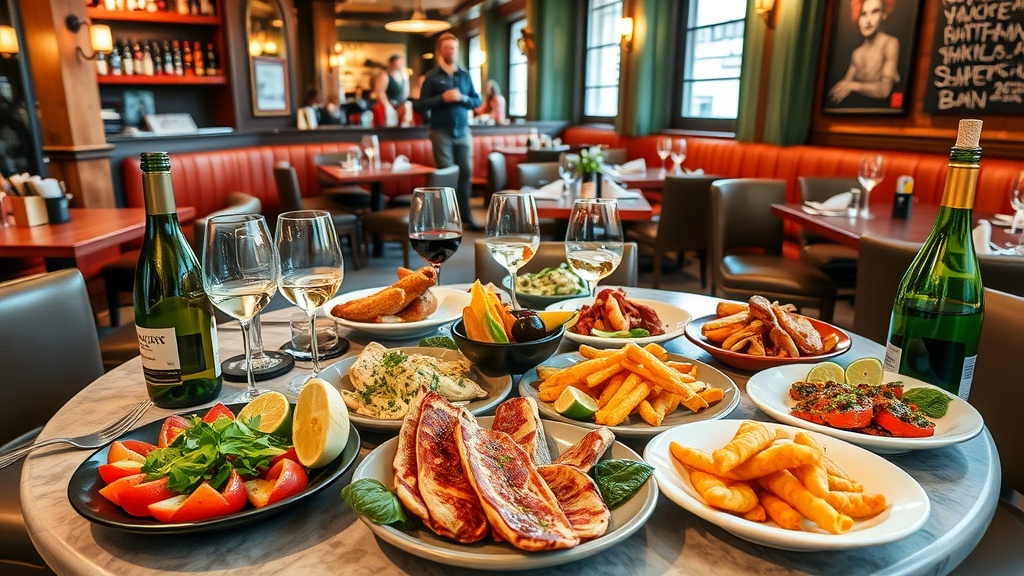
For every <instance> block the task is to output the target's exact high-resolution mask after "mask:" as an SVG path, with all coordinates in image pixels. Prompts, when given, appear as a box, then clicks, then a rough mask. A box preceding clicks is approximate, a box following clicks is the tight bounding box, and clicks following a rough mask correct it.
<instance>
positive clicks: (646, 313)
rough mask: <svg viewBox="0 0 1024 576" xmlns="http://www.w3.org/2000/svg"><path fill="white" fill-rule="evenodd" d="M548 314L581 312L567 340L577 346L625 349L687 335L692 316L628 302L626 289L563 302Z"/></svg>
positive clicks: (669, 308)
mask: <svg viewBox="0 0 1024 576" xmlns="http://www.w3.org/2000/svg"><path fill="white" fill-rule="evenodd" d="M547 310H579V311H580V313H579V315H578V316H577V317H576V319H575V320H573V321H572V322H570V323H569V324H566V326H565V337H566V338H568V339H569V340H572V341H573V342H576V343H577V344H586V345H588V346H596V347H598V348H621V347H622V346H625V345H626V342H635V343H636V344H639V345H640V346H643V345H644V344H651V343H661V342H668V341H669V340H672V339H675V338H678V337H680V336H682V335H683V330H684V328H685V327H686V323H687V322H689V321H690V318H691V316H690V313H689V312H687V311H686V310H683V309H682V308H679V307H678V306H673V305H671V304H667V303H665V302H659V301H657V300H646V299H643V298H628V297H627V292H626V291H625V289H623V288H614V289H613V288H604V289H602V290H600V291H598V293H597V298H592V297H590V296H586V297H583V298H573V299H571V300H563V301H561V302H558V303H557V304H552V305H551V306H548V307H547Z"/></svg>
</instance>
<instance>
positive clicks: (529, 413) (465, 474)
mask: <svg viewBox="0 0 1024 576" xmlns="http://www.w3.org/2000/svg"><path fill="white" fill-rule="evenodd" d="M548 461H550V462H551V464H546V463H545V462H548ZM420 462H428V466H427V467H422V468H421V467H419V466H418V463H420ZM609 466H614V467H616V468H618V469H619V470H620V471H621V467H625V468H629V469H637V470H640V469H642V470H644V472H645V473H646V474H649V473H650V469H649V468H648V467H647V466H646V465H644V464H643V463H642V461H641V459H640V456H639V455H638V454H637V453H636V452H634V451H632V450H631V449H629V448H628V447H626V446H625V445H623V444H621V443H619V442H616V441H615V440H614V434H612V433H611V432H610V431H609V430H608V429H607V428H603V429H598V430H587V429H584V428H580V427H578V426H574V425H572V424H565V423H562V422H550V421H542V420H541V419H540V417H539V415H538V413H537V408H536V403H535V402H534V401H533V400H532V399H529V398H512V399H510V400H507V401H506V402H504V403H503V404H501V405H500V406H499V407H498V409H497V411H496V413H495V416H494V417H481V418H475V417H473V416H472V415H470V414H468V412H466V411H465V410H464V409H461V408H459V407H456V406H452V405H451V404H450V403H448V402H446V401H444V400H443V399H442V398H439V397H438V396H437V395H436V394H434V395H431V394H424V395H423V396H420V397H418V398H417V399H416V401H415V402H414V406H413V407H412V408H411V409H410V414H409V417H408V418H407V419H406V426H403V428H402V430H401V432H400V433H399V436H398V437H397V438H393V439H391V440H389V441H387V442H385V443H383V444H381V445H380V446H379V447H378V448H377V449H376V450H374V451H373V452H371V453H370V454H369V455H368V456H367V457H366V458H365V459H364V460H363V461H362V462H361V463H360V464H359V466H358V468H357V469H356V471H355V472H354V473H353V476H352V482H353V484H355V483H357V482H360V481H361V480H363V479H372V480H377V481H379V482H380V483H382V484H383V485H384V487H386V488H387V489H388V490H390V491H394V492H395V493H396V496H397V498H398V499H399V500H400V501H401V502H402V504H403V506H404V508H405V509H406V510H408V511H409V513H408V516H409V517H410V518H412V519H413V520H414V522H413V523H409V524H406V525H402V526H401V527H399V526H397V525H381V524H376V523H374V522H373V521H371V520H370V519H369V518H366V517H362V519H363V521H364V522H365V523H366V525H367V526H368V527H369V528H370V530H371V531H373V533H374V534H375V535H377V537H379V538H381V539H382V540H384V541H386V542H388V543H390V544H392V545H394V546H397V547H398V548H401V549H402V550H404V551H406V552H409V553H410V554H413V555H415V556H419V557H421V558H426V559H428V560H432V561H434V562H439V563H442V564H448V565H453V566H459V567H462V568H469V569H471V570H524V569H536V568H545V567H550V566H556V565H560V564H565V563H568V562H572V561H575V560H579V559H581V558H586V557H588V556H591V555H594V554H597V553H599V552H601V551H604V550H606V549H608V548H609V547H611V546H614V545H616V544H618V543H620V542H622V541H624V540H626V539H627V538H629V537H630V536H631V535H632V534H633V533H634V532H636V531H637V530H638V529H640V527H642V526H643V525H644V523H645V522H646V521H647V518H648V517H650V515H651V513H652V512H653V511H654V507H655V505H656V503H657V499H658V487H657V484H656V483H655V482H654V481H653V478H650V477H647V476H646V474H645V475H643V479H640V480H638V481H637V483H636V484H637V485H638V487H636V486H634V488H635V492H633V493H632V494H631V495H630V496H628V497H627V498H628V499H624V500H622V501H619V502H615V501H612V502H610V503H609V502H606V500H605V499H604V498H605V497H604V496H602V493H603V492H602V491H601V490H599V488H598V482H596V481H595V480H594V479H592V476H595V477H601V475H602V470H605V469H607V468H608V467H609ZM509 487H512V488H511V489H509ZM417 517H418V518H417Z"/></svg>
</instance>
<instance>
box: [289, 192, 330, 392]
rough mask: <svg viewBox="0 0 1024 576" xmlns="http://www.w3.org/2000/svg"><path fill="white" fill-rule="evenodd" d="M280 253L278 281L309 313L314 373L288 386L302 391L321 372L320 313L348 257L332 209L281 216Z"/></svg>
mask: <svg viewBox="0 0 1024 576" xmlns="http://www.w3.org/2000/svg"><path fill="white" fill-rule="evenodd" d="M274 242H275V244H276V245H277V254H278V256H279V264H278V276H277V283H278V286H279V288H280V290H281V294H282V295H284V297H285V298H287V299H288V301H289V302H291V303H292V304H295V305H296V306H298V307H299V308H302V310H303V312H305V313H306V316H308V317H309V343H310V356H311V357H312V361H313V373H312V374H307V375H301V376H297V377H295V378H293V379H292V381H291V383H289V384H288V389H289V390H291V391H292V392H294V393H296V394H298V393H299V392H300V391H302V387H303V386H305V385H306V383H307V382H309V381H310V380H311V379H313V378H315V377H316V375H317V374H319V373H320V356H319V351H318V350H317V337H316V313H317V310H319V309H320V307H321V306H323V305H324V304H325V303H326V302H327V301H328V300H330V299H331V298H333V297H334V293H335V292H337V291H338V288H340V287H341V281H342V280H343V279H344V278H345V261H344V259H343V258H342V256H341V246H340V245H339V244H338V235H337V233H336V232H335V230H334V221H333V220H332V219H331V215H330V213H329V212H324V211H322V210H296V211H294V212H285V213H284V214H281V215H280V216H278V217H277V230H276V232H275V233H274Z"/></svg>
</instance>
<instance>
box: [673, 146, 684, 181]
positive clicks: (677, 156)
mask: <svg viewBox="0 0 1024 576" xmlns="http://www.w3.org/2000/svg"><path fill="white" fill-rule="evenodd" d="M683 160H686V140H685V139H683V138H680V139H678V140H676V141H675V143H673V144H672V163H673V164H675V165H676V170H675V173H676V174H682V173H683Z"/></svg>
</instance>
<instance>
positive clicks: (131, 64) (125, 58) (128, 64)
mask: <svg viewBox="0 0 1024 576" xmlns="http://www.w3.org/2000/svg"><path fill="white" fill-rule="evenodd" d="M121 70H123V71H124V75H125V76H131V75H133V74H135V56H133V55H132V45H131V43H130V42H128V40H125V41H124V44H123V45H122V47H121Z"/></svg>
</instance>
